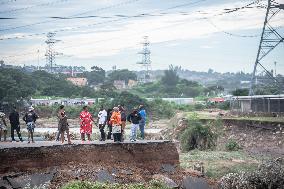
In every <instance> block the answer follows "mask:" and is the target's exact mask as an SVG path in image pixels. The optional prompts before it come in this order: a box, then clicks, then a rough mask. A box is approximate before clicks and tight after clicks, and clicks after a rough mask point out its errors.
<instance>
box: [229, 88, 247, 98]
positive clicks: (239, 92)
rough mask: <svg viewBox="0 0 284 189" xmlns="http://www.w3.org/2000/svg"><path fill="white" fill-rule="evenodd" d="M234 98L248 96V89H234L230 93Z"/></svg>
mask: <svg viewBox="0 0 284 189" xmlns="http://www.w3.org/2000/svg"><path fill="white" fill-rule="evenodd" d="M232 94H233V95H234V96H248V95H249V90H248V89H236V90H234V91H233V92H232Z"/></svg>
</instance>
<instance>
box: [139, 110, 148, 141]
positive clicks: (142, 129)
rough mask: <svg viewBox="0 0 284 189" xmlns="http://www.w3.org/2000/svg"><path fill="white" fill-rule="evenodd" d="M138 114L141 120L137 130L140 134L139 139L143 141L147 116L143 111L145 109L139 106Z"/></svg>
mask: <svg viewBox="0 0 284 189" xmlns="http://www.w3.org/2000/svg"><path fill="white" fill-rule="evenodd" d="M139 114H140V116H141V120H140V121H139V130H140V133H141V138H142V139H143V140H144V138H145V125H146V119H147V114H146V111H145V108H144V106H143V105H140V106H139Z"/></svg>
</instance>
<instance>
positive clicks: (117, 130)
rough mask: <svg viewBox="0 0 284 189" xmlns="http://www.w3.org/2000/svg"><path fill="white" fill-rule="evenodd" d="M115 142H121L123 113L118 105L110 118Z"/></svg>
mask: <svg viewBox="0 0 284 189" xmlns="http://www.w3.org/2000/svg"><path fill="white" fill-rule="evenodd" d="M110 123H111V125H112V133H113V139H114V142H121V115H120V112H119V108H118V107H114V108H113V112H112V115H111V118H110Z"/></svg>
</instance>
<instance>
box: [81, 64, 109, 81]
mask: <svg viewBox="0 0 284 189" xmlns="http://www.w3.org/2000/svg"><path fill="white" fill-rule="evenodd" d="M91 70H92V71H90V72H84V73H83V74H82V76H83V77H86V78H87V80H88V83H89V85H97V84H99V83H103V82H104V81H105V79H106V72H105V70H104V69H102V68H100V67H98V66H93V67H91Z"/></svg>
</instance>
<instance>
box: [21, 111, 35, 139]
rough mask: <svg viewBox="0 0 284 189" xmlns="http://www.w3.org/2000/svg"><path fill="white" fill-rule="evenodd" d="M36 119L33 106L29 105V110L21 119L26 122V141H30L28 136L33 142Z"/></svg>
mask: <svg viewBox="0 0 284 189" xmlns="http://www.w3.org/2000/svg"><path fill="white" fill-rule="evenodd" d="M37 119H38V115H37V114H36V113H35V112H34V108H33V107H30V108H29V111H28V112H27V113H26V114H25V116H24V117H23V120H24V121H25V122H26V124H27V129H28V132H29V135H28V143H30V138H31V139H32V143H34V128H35V122H36V120H37Z"/></svg>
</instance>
